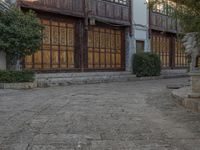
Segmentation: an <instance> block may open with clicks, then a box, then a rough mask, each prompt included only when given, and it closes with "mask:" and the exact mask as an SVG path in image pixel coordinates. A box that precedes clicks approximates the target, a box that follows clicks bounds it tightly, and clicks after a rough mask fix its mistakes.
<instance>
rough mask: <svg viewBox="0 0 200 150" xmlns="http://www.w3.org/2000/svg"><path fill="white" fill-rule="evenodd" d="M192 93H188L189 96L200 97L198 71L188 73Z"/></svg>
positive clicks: (199, 73) (199, 74)
mask: <svg viewBox="0 0 200 150" xmlns="http://www.w3.org/2000/svg"><path fill="white" fill-rule="evenodd" d="M190 76H191V85H192V93H191V94H189V97H190V98H200V72H193V73H190Z"/></svg>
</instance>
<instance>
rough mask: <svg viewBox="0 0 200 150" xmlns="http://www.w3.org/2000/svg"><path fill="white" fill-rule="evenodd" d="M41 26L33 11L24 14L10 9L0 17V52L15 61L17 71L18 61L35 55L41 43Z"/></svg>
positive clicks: (18, 10)
mask: <svg viewBox="0 0 200 150" xmlns="http://www.w3.org/2000/svg"><path fill="white" fill-rule="evenodd" d="M42 30H43V26H42V25H41V24H40V23H39V20H38V19H37V17H36V14H35V13H34V12H33V11H28V12H26V13H24V12H22V11H21V10H20V9H18V8H14V7H13V8H11V9H9V10H7V11H5V12H3V13H1V15H0V50H2V51H4V52H5V53H6V55H7V56H8V57H9V62H8V63H10V62H11V61H10V60H17V61H15V63H16V64H17V65H16V69H19V63H20V60H21V59H22V58H23V57H25V56H27V55H31V54H33V53H35V52H36V51H37V50H38V49H40V46H41V43H42V38H43V34H42Z"/></svg>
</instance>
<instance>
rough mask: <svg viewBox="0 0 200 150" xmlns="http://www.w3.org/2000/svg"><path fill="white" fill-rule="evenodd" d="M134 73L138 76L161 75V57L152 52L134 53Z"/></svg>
mask: <svg viewBox="0 0 200 150" xmlns="http://www.w3.org/2000/svg"><path fill="white" fill-rule="evenodd" d="M133 73H134V74H136V76H137V77H145V76H159V75H160V73H161V61H160V57H159V56H158V55H156V54H152V53H140V54H134V56H133Z"/></svg>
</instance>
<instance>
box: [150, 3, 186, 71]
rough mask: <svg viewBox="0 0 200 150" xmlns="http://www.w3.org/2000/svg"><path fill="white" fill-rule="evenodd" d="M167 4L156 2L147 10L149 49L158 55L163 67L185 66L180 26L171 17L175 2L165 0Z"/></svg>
mask: <svg viewBox="0 0 200 150" xmlns="http://www.w3.org/2000/svg"><path fill="white" fill-rule="evenodd" d="M165 2H166V4H167V6H164V5H163V4H158V5H156V6H155V7H154V8H152V9H150V10H149V35H150V36H149V37H150V42H151V51H152V52H153V53H156V54H158V55H159V56H160V59H161V61H162V67H163V68H169V69H176V68H186V67H187V66H188V60H187V57H186V54H185V52H184V47H183V45H182V42H181V39H180V38H179V35H181V34H182V33H181V27H180V25H179V23H178V20H177V19H174V18H173V17H172V14H173V9H172V8H174V7H178V6H176V3H174V2H171V1H170V0H165Z"/></svg>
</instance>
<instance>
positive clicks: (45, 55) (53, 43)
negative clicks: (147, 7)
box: [18, 0, 131, 72]
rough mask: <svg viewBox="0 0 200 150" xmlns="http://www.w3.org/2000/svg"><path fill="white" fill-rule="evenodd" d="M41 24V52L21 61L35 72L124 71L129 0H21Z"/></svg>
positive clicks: (24, 8)
mask: <svg viewBox="0 0 200 150" xmlns="http://www.w3.org/2000/svg"><path fill="white" fill-rule="evenodd" d="M18 5H19V6H20V7H21V8H22V9H23V10H24V11H26V10H28V9H33V10H34V11H36V13H37V14H38V17H39V19H40V22H41V24H43V25H44V27H45V29H44V39H43V44H42V48H41V50H39V51H38V52H37V53H35V54H34V55H32V56H28V57H26V58H25V60H24V68H25V69H31V70H36V71H49V72H51V71H53V72H54V71H96V70H100V71H101V70H102V71H103V70H105V71H106V70H108V71H117V70H121V71H123V70H126V47H127V46H126V43H127V42H126V34H127V32H129V30H128V28H129V27H130V25H131V18H130V7H131V1H129V0H114V1H113V0H51V1H49V0H38V1H30V0H20V1H18Z"/></svg>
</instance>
